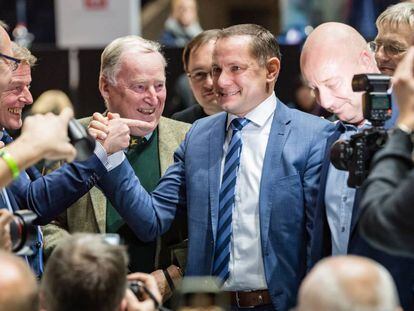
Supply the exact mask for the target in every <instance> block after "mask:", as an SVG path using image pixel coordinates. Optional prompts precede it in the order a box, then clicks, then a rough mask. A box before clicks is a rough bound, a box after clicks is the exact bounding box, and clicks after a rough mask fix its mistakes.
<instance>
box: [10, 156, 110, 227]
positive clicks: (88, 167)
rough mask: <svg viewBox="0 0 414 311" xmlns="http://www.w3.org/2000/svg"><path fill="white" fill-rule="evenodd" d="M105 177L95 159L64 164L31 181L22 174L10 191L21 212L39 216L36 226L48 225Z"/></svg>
mask: <svg viewBox="0 0 414 311" xmlns="http://www.w3.org/2000/svg"><path fill="white" fill-rule="evenodd" d="M105 173H106V169H105V167H104V165H103V164H102V163H101V161H100V160H99V159H98V158H97V157H96V155H93V156H92V157H90V158H89V159H88V160H86V161H83V162H74V163H71V164H65V165H63V166H62V167H61V168H59V169H57V170H55V171H54V172H52V173H50V174H48V175H46V176H43V177H40V178H37V179H36V180H34V181H31V180H30V178H29V176H28V175H27V174H24V173H22V174H21V175H20V177H19V178H18V179H17V180H15V181H14V182H13V183H12V184H11V185H10V186H9V187H8V190H9V191H11V192H12V194H13V198H14V200H15V201H16V203H17V205H18V207H19V208H20V209H30V210H32V211H34V212H35V213H36V214H37V215H38V216H39V218H38V220H37V224H40V225H42V224H46V223H48V222H49V221H51V220H52V219H53V218H54V217H56V216H57V215H59V214H60V213H62V212H63V211H64V210H65V209H66V208H68V207H69V206H71V205H72V204H73V203H75V202H76V201H77V200H78V199H79V198H80V197H82V196H83V195H84V194H85V193H87V192H88V191H89V190H90V189H91V188H92V187H93V186H94V185H95V184H96V182H97V180H98V178H99V177H100V176H102V175H103V174H105Z"/></svg>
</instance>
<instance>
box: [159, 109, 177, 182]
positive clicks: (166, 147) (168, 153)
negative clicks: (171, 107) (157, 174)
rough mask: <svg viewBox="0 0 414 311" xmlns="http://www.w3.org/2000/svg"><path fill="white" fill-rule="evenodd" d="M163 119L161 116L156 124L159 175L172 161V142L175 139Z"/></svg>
mask: <svg viewBox="0 0 414 311" xmlns="http://www.w3.org/2000/svg"><path fill="white" fill-rule="evenodd" d="M163 119H164V118H162V117H161V119H160V123H159V124H158V149H159V150H158V154H159V157H160V169H161V176H163V175H164V174H165V171H166V170H167V168H168V167H169V166H170V165H171V163H172V162H173V154H174V151H175V147H176V146H175V144H174V142H175V141H176V140H177V138H176V137H174V136H173V133H172V131H171V129H168V127H167V125H166V124H164V121H163Z"/></svg>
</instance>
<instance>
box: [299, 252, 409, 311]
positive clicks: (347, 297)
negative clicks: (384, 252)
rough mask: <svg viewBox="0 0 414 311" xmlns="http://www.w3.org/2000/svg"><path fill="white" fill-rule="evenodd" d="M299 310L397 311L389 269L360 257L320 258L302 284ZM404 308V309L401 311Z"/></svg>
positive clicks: (395, 296)
mask: <svg viewBox="0 0 414 311" xmlns="http://www.w3.org/2000/svg"><path fill="white" fill-rule="evenodd" d="M295 310H296V311H351V310H352V311H398V310H401V308H400V307H399V304H398V296H397V293H396V288H395V285H394V282H393V280H392V277H391V275H390V274H389V272H388V271H387V270H386V269H385V268H384V267H383V266H381V265H380V264H378V263H377V262H375V261H373V260H370V259H368V258H364V257H358V256H335V257H330V258H327V259H323V260H321V261H320V262H319V263H318V264H317V265H316V266H315V267H314V268H313V269H312V270H311V272H310V273H309V274H308V275H307V276H306V278H305V279H304V280H303V283H302V285H301V286H300V290H299V295H298V306H297V308H296V309H295ZM401 311H402V310H401Z"/></svg>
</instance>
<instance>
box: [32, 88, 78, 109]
mask: <svg viewBox="0 0 414 311" xmlns="http://www.w3.org/2000/svg"><path fill="white" fill-rule="evenodd" d="M66 107H69V108H72V109H73V105H72V102H71V101H70V99H69V97H68V96H67V95H66V94H65V93H64V92H62V91H61V90H48V91H45V92H43V93H42V94H41V95H40V96H39V97H38V98H37V99H36V101H35V102H34V104H33V105H32V107H31V108H30V112H31V114H37V113H40V114H46V113H48V112H52V113H54V114H59V112H60V111H62V110H63V109H64V108H66Z"/></svg>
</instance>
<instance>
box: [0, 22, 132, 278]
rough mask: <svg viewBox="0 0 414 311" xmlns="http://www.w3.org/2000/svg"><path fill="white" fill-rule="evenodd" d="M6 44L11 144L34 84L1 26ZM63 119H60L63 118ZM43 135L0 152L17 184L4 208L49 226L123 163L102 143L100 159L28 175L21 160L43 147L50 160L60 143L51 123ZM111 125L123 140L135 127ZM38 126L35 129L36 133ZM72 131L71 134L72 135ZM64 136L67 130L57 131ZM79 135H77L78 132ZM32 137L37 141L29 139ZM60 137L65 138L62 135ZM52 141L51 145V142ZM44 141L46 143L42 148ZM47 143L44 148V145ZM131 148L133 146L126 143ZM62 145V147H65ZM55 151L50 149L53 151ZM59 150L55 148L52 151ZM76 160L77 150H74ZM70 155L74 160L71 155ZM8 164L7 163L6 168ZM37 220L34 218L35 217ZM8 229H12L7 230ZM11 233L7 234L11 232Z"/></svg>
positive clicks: (4, 107) (37, 262) (2, 198)
mask: <svg viewBox="0 0 414 311" xmlns="http://www.w3.org/2000/svg"><path fill="white" fill-rule="evenodd" d="M0 39H1V41H0V46H1V48H2V49H1V53H2V54H1V55H0V58H1V63H0V67H3V66H8V68H9V70H11V71H12V75H11V79H10V80H9V83H8V84H7V86H6V88H5V89H4V90H3V92H2V94H1V100H0V127H1V129H2V130H1V141H2V142H3V143H4V144H6V145H8V144H10V143H11V142H12V138H11V137H10V136H9V135H8V133H7V132H6V130H5V129H4V128H10V129H18V128H20V127H21V126H22V120H21V113H22V109H23V107H24V106H26V105H30V104H31V103H32V96H31V94H30V91H29V90H28V88H29V84H30V82H31V77H30V62H29V60H28V59H25V58H24V59H18V58H15V57H13V56H11V55H12V49H11V42H10V38H9V36H8V34H7V33H6V31H5V30H4V29H3V28H2V27H0ZM64 115H65V116H64V117H63V118H61V120H60V122H62V121H63V122H62V124H61V125H60V126H65V132H66V134H65V135H64V138H67V135H68V127H67V124H68V122H69V119H70V117H72V114H71V113H70V112H69V113H67V112H66V113H64ZM48 119H49V120H53V117H51V116H43V117H42V116H35V117H33V118H31V119H29V120H28V122H29V125H30V123H32V124H33V122H35V121H37V122H43V121H46V120H48ZM57 120H59V119H57ZM57 120H56V119H55V122H56V121H57ZM36 126H37V129H38V131H34V132H33V133H32V135H34V136H31V135H30V134H29V135H27V134H28V133H27V132H26V135H24V132H25V131H23V134H22V136H21V138H19V139H18V140H17V141H16V143H14V146H16V145H17V146H19V144H18V142H20V145H21V148H22V149H20V152H18V153H13V152H12V150H14V149H13V148H16V147H13V145H11V146H10V147H9V146H6V147H5V148H4V149H3V150H1V151H0V157H1V158H2V159H1V161H0V165H2V166H4V167H5V168H6V170H9V174H10V175H11V176H12V177H13V179H14V180H13V182H12V183H11V184H10V185H9V186H8V187H7V188H3V189H2V190H1V193H0V209H7V210H9V211H10V212H14V211H17V210H21V209H28V210H31V211H33V212H34V213H35V214H36V215H37V216H38V219H37V220H36V221H35V223H36V224H45V223H47V222H48V221H50V220H51V219H52V218H53V217H55V216H56V215H58V214H59V213H61V212H62V211H63V210H65V209H66V208H67V207H69V206H70V205H71V204H73V203H74V202H75V201H76V200H77V199H78V198H79V197H81V196H82V195H83V194H85V193H86V192H87V191H88V190H89V189H90V188H91V187H92V186H93V185H94V184H95V183H96V182H97V180H98V179H99V177H100V176H102V175H103V174H105V173H107V171H108V170H110V169H111V168H113V167H115V166H116V165H117V163H119V162H120V161H122V160H123V159H122V158H116V157H115V158H114V157H111V156H107V154H108V153H111V151H110V150H106V149H105V148H104V147H102V146H101V145H99V144H97V146H96V148H95V153H96V154H95V155H92V156H90V157H89V158H88V159H87V160H86V161H83V162H75V163H73V164H67V165H64V166H63V167H62V168H61V169H59V170H57V171H56V172H54V173H53V174H49V175H48V176H45V177H41V175H40V173H39V172H37V171H36V170H35V169H34V168H29V169H27V170H26V171H22V168H24V167H25V166H19V165H20V159H21V157H22V156H24V155H25V154H26V153H29V154H30V153H32V152H33V150H32V149H31V148H30V147H31V146H34V148H38V149H39V150H38V151H39V152H41V153H43V154H42V155H41V156H43V157H46V158H49V155H50V152H49V151H48V148H45V147H44V145H46V146H47V144H51V143H53V142H54V141H56V139H54V138H53V136H54V135H55V136H56V133H54V131H52V129H53V128H54V127H53V126H52V127H48V124H44V123H43V124H42V125H36ZM111 127H114V128H116V129H115V130H114V131H112V132H111V133H112V134H111V135H110V136H111V138H110V139H111V140H112V139H118V136H122V137H124V136H125V135H128V133H129V128H128V126H126V125H125V124H123V123H122V122H113V123H111ZM35 128H36V127H34V128H32V129H35ZM69 132H70V133H71V131H69ZM57 133H58V134H60V135H62V134H61V131H57ZM72 133H73V132H72ZM30 137H31V141H28V138H30ZM57 137H59V136H57ZM45 139H48V140H49V141H46V140H45ZM39 143H40V144H41V145H39ZM42 144H43V145H42ZM126 145H127V144H126ZM61 147H62V146H60V148H61ZM58 148H59V144H58V145H57V146H55V147H54V149H55V151H56V150H58ZM49 149H50V148H49ZM51 150H52V151H53V149H51ZM69 151H70V152H71V155H72V157H73V155H74V150H73V149H70V150H69ZM68 157H70V156H68ZM38 159H40V158H38ZM1 163H2V164H1ZM0 168H1V167H0ZM30 217H32V216H30ZM5 230H6V231H7V228H6V229H5ZM34 234H35V235H36V234H37V235H38V239H37V241H36V239H34V238H33V236H31V239H29V240H31V241H33V243H32V244H31V245H29V246H31V249H32V252H33V253H34V254H33V256H32V257H31V258H29V263H30V264H31V266H32V268H33V269H34V271H35V273H36V274H37V275H38V276H40V275H41V273H42V270H43V268H42V257H41V248H42V244H41V242H40V238H41V236H40V234H39V232H38V231H37V232H36V233H34ZM6 235H7V233H6Z"/></svg>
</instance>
